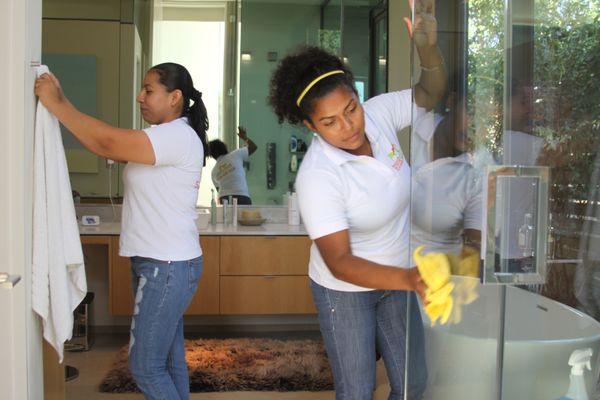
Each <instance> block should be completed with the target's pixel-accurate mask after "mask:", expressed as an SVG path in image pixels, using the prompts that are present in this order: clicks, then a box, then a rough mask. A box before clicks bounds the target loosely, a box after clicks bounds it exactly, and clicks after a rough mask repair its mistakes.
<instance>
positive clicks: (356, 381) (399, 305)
mask: <svg viewBox="0 0 600 400" xmlns="http://www.w3.org/2000/svg"><path fill="white" fill-rule="evenodd" d="M310 284H311V289H312V293H313V299H314V302H315V305H316V307H317V312H318V315H319V325H320V327H321V334H322V335H323V340H324V342H325V347H326V349H327V356H328V357H329V363H330V364H331V369H332V371H333V380H334V385H335V398H336V399H338V400H366V399H371V398H372V397H373V391H374V390H375V368H376V359H375V354H376V351H379V353H380V354H381V356H382V357H383V361H384V364H385V368H386V370H387V375H388V378H389V381H390V386H391V393H390V396H389V399H393V400H396V399H398V400H399V399H404V391H405V382H404V376H405V375H404V374H405V364H406V363H405V361H406V345H407V329H409V327H408V323H409V324H410V335H409V336H408V337H409V338H410V344H409V346H410V351H409V352H408V357H409V364H408V367H407V370H408V382H407V385H406V390H407V394H408V396H407V398H408V399H411V400H416V399H421V397H422V395H423V392H424V391H425V385H426V381H427V368H426V365H425V351H424V330H423V322H422V320H421V313H420V311H419V308H418V305H417V299H416V296H415V295H414V293H413V292H405V291H398V290H373V291H368V292H341V291H337V290H332V289H328V288H325V287H323V286H321V285H319V284H318V283H316V282H314V281H312V280H311V283H310ZM409 298H410V305H409V301H408V299H409ZM409 306H410V311H409ZM407 315H410V319H408V318H407Z"/></svg>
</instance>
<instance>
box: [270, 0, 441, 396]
mask: <svg viewBox="0 0 600 400" xmlns="http://www.w3.org/2000/svg"><path fill="white" fill-rule="evenodd" d="M433 7H434V5H433V2H432V1H429V0H423V1H419V2H417V4H415V8H416V15H415V20H414V21H415V22H414V29H413V25H412V24H411V23H410V21H407V26H408V28H409V33H411V34H412V36H413V38H414V42H415V44H416V47H417V51H418V54H419V58H420V62H421V69H422V71H421V79H420V82H419V83H418V84H417V85H416V87H415V102H416V107H413V102H412V92H411V90H404V91H400V92H393V93H387V94H383V95H379V96H376V97H373V98H371V99H370V100H368V101H367V102H365V103H364V104H361V103H360V102H359V99H358V96H357V91H356V89H355V86H354V78H353V74H352V72H351V71H350V69H349V68H348V67H347V65H345V64H344V62H343V61H342V60H341V59H340V58H339V57H337V56H335V55H332V54H330V53H328V52H326V51H325V50H322V49H320V48H316V47H305V48H301V49H300V50H299V51H297V52H295V53H293V54H290V55H288V56H287V57H285V58H284V59H283V60H282V62H281V63H280V65H279V66H278V68H277V69H276V70H275V72H274V74H273V76H272V79H271V87H270V95H269V102H270V104H271V106H272V107H273V110H274V112H275V114H276V115H277V117H278V118H279V121H280V122H283V121H287V122H289V123H291V124H296V125H305V126H306V127H308V128H309V129H310V130H311V131H313V132H315V133H316V136H315V137H314V139H313V141H312V143H311V145H310V147H309V150H308V152H307V154H306V156H305V157H304V161H303V163H302V166H301V167H300V170H299V172H298V176H297V179H296V190H297V193H298V200H299V205H300V212H301V215H302V218H303V220H304V223H305V226H306V229H307V231H308V233H309V236H310V237H311V239H312V240H313V241H314V244H313V246H312V248H311V253H310V261H309V276H310V278H311V289H312V293H313V299H314V302H315V305H316V307H317V311H318V317H319V324H320V327H321V333H322V335H323V338H324V341H325V346H326V349H327V354H328V357H329V360H330V364H331V367H332V370H333V375H334V384H335V390H336V399H360V400H363V399H370V398H372V394H373V390H374V387H375V365H376V358H375V353H376V349H377V350H378V351H379V352H380V353H381V354H382V357H383V360H384V363H385V366H386V369H387V375H388V377H389V380H390V385H391V394H390V397H389V398H390V399H402V398H404V394H405V391H406V392H407V394H408V398H409V399H419V398H421V395H422V392H423V390H424V388H425V381H426V375H427V374H426V368H425V361H424V354H423V351H417V350H418V349H419V348H422V347H423V331H422V329H423V328H422V327H423V325H422V321H421V316H420V313H419V312H418V310H417V309H416V307H411V310H412V312H410V315H407V303H408V302H409V299H412V301H416V297H415V296H414V293H413V292H414V291H416V292H417V293H418V294H419V295H420V296H421V297H424V292H425V289H426V285H425V283H424V282H423V279H422V277H421V275H420V274H419V272H418V270H417V268H409V267H411V266H412V265H414V264H413V263H412V262H411V260H410V256H409V241H410V238H409V224H410V214H409V203H410V167H409V165H408V163H407V162H406V160H405V158H404V155H403V153H402V150H401V149H400V144H399V141H398V138H397V136H396V134H397V132H399V131H400V130H401V129H402V128H404V127H406V126H408V125H409V124H410V121H411V114H412V112H413V110H414V111H415V112H416V113H418V114H424V113H425V112H426V109H431V108H433V106H434V105H435V104H436V103H437V102H438V101H439V100H440V99H441V98H442V96H443V95H444V92H445V90H446V76H445V72H444V68H443V60H442V57H441V54H440V51H439V49H438V47H437V34H436V29H437V26H436V25H437V23H436V20H435V17H434V8H433ZM407 323H410V324H411V326H413V325H414V326H415V327H416V328H415V329H414V330H413V332H417V330H418V329H420V333H421V334H420V335H414V336H413V338H412V339H411V344H410V345H411V347H412V348H413V349H412V350H415V351H411V352H409V354H410V355H411V356H414V357H416V358H418V359H417V360H410V366H411V369H412V370H411V371H409V373H410V379H409V380H408V382H405V381H404V377H405V365H406V361H407V360H406V359H405V355H406V354H407V353H406V351H405V348H406V347H405V344H406V329H407V328H406V326H407ZM405 383H406V384H407V385H408V386H407V387H405Z"/></svg>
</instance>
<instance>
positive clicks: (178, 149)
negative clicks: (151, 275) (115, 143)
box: [119, 118, 204, 261]
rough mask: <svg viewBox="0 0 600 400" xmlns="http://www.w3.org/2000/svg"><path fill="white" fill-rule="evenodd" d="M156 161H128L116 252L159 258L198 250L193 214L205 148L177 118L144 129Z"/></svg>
mask: <svg viewBox="0 0 600 400" xmlns="http://www.w3.org/2000/svg"><path fill="white" fill-rule="evenodd" d="M144 131H145V132H146V134H147V135H148V138H149V139H150V143H152V148H153V149H154V155H155V158H156V162H155V164H154V165H144V164H136V163H133V162H129V163H127V166H126V167H125V170H124V172H123V183H124V187H125V195H124V199H123V217H122V227H121V238H120V243H119V244H120V245H119V254H120V255H121V256H123V257H132V256H142V257H149V258H154V259H157V260H163V261H184V260H189V259H192V258H196V257H199V256H200V255H202V250H201V249H200V243H199V237H198V228H197V227H196V223H195V219H196V218H197V213H196V200H197V198H198V188H199V187H200V175H201V173H202V166H203V163H204V148H203V146H202V142H201V141H200V138H199V137H198V135H197V134H196V132H195V131H194V130H193V129H192V127H191V126H190V125H189V124H188V121H187V118H179V119H176V120H173V121H171V122H167V123H165V124H160V125H156V126H153V127H151V128H147V129H144Z"/></svg>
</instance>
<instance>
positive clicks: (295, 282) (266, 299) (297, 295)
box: [221, 275, 316, 314]
mask: <svg viewBox="0 0 600 400" xmlns="http://www.w3.org/2000/svg"><path fill="white" fill-rule="evenodd" d="M312 313H316V310H315V307H314V305H313V301H312V295H311V292H310V287H309V283H308V276H306V275H305V276H222V277H221V314H312Z"/></svg>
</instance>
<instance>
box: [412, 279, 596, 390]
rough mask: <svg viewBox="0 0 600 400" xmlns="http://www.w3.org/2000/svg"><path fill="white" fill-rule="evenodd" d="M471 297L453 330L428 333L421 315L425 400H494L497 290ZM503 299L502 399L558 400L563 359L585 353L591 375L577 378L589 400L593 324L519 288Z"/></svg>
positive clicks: (565, 379) (564, 385)
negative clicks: (588, 353)
mask: <svg viewBox="0 0 600 400" xmlns="http://www.w3.org/2000/svg"><path fill="white" fill-rule="evenodd" d="M458 279H461V278H458ZM467 279H468V278H467ZM477 290H478V293H479V298H478V299H477V300H476V301H475V302H473V303H471V304H470V305H468V306H465V307H463V315H462V322H461V323H460V324H457V325H446V326H440V325H437V326H436V327H434V328H431V327H430V323H429V321H428V320H427V318H426V316H425V314H424V313H422V314H423V315H424V324H425V344H426V347H425V351H426V360H427V369H428V376H429V379H428V384H427V389H426V392H425V399H427V400H459V399H460V400H465V399H467V400H487V399H490V400H492V399H493V400H495V388H496V359H497V357H496V351H497V343H498V341H497V337H498V324H499V298H500V288H499V287H498V286H482V285H479V286H478V287H477ZM506 299H507V302H506V310H507V312H506V314H507V317H506V340H505V351H504V387H503V392H504V396H503V398H504V399H506V400H555V399H558V398H559V397H560V396H562V395H564V394H565V393H566V392H567V389H568V386H569V374H570V367H569V365H568V360H569V356H570V355H571V353H572V352H573V350H576V349H581V348H585V347H590V348H592V350H593V351H594V355H593V357H592V371H587V372H586V373H585V379H586V383H587V387H588V394H589V395H590V399H596V398H597V397H596V395H595V393H596V382H597V381H598V375H599V373H600V365H599V360H600V358H599V357H598V355H599V353H600V323H598V322H597V321H596V320H594V319H593V318H591V317H589V316H587V315H585V314H583V313H581V312H579V311H577V310H575V309H573V308H571V307H568V306H565V305H563V304H561V303H558V302H556V301H553V300H550V299H547V298H545V297H543V296H540V295H538V294H535V293H532V292H528V291H526V290H522V289H519V288H515V287H508V288H507V296H506ZM409 371H410V370H409ZM409 379H410V377H409Z"/></svg>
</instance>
